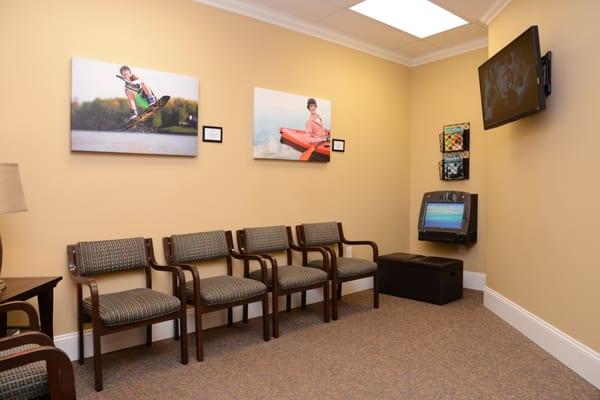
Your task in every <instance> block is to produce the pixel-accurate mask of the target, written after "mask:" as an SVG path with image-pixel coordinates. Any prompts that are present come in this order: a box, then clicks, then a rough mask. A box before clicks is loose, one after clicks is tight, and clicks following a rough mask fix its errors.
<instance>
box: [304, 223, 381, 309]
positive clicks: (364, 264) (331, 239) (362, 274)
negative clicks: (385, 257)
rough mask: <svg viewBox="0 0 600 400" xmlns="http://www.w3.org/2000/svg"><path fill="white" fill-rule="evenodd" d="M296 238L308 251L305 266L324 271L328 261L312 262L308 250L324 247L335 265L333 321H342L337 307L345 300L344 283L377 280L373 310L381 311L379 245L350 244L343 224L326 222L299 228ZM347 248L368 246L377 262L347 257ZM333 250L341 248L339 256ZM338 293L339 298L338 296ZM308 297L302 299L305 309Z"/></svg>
mask: <svg viewBox="0 0 600 400" xmlns="http://www.w3.org/2000/svg"><path fill="white" fill-rule="evenodd" d="M296 235H297V236H298V242H299V243H300V247H302V248H304V251H303V254H302V265H306V266H309V267H314V268H319V269H322V268H323V266H324V263H325V261H326V260H324V259H323V258H319V259H316V260H312V261H308V254H307V253H308V250H309V249H308V248H306V247H315V246H317V247H322V248H324V249H326V250H327V251H328V253H329V258H330V262H331V282H332V290H334V292H333V293H332V309H333V310H332V317H333V319H334V320H336V319H337V318H338V310H337V303H338V301H339V300H341V298H342V283H343V282H348V281H352V280H356V279H362V278H368V277H373V307H375V308H379V288H378V279H377V278H378V277H377V258H378V257H379V250H378V248H377V244H376V243H375V242H373V241H369V240H348V239H346V237H345V236H344V231H343V229H342V224H341V223H339V222H338V223H336V222H322V223H313V224H302V225H298V226H296ZM344 245H367V246H370V247H371V248H372V251H373V259H372V260H365V259H362V258H354V257H344ZM331 246H337V248H338V254H337V255H336V254H335V250H334V249H333V248H332V247H331ZM335 291H337V295H336V293H335ZM304 302H305V296H303V297H302V306H304V304H305V303H304Z"/></svg>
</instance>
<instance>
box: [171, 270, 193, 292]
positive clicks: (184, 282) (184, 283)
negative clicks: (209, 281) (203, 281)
mask: <svg viewBox="0 0 600 400" xmlns="http://www.w3.org/2000/svg"><path fill="white" fill-rule="evenodd" d="M170 265H173V266H176V267H179V268H181V269H182V270H183V271H189V272H190V273H191V274H192V281H193V284H194V290H197V291H199V290H200V274H199V273H198V269H197V268H196V267H194V266H193V265H188V264H170ZM182 285H183V286H184V287H185V285H186V281H185V273H184V274H183V283H182ZM194 293H195V292H194ZM198 293H199V292H198Z"/></svg>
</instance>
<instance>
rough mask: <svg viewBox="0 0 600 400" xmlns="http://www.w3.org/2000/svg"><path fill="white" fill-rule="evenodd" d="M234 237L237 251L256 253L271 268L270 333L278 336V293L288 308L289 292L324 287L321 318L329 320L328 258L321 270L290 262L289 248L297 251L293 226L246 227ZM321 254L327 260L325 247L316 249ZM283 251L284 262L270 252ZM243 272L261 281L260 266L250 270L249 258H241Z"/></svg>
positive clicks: (263, 273) (268, 284)
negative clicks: (284, 298) (271, 311)
mask: <svg viewBox="0 0 600 400" xmlns="http://www.w3.org/2000/svg"><path fill="white" fill-rule="evenodd" d="M237 241H238V247H239V249H240V253H242V254H247V255H258V256H260V257H263V258H265V259H267V260H268V261H269V262H270V264H271V268H269V269H268V270H267V271H266V274H267V286H268V287H269V290H270V291H271V292H272V294H273V299H272V303H273V337H275V338H277V337H279V296H282V295H286V296H287V300H288V302H287V309H288V310H289V309H290V296H291V294H292V293H295V292H300V291H306V290H309V289H316V288H323V319H324V321H325V322H329V280H328V273H327V271H328V268H329V265H328V262H327V261H325V263H324V270H318V269H315V268H307V267H302V266H299V265H294V264H293V263H292V250H296V251H300V248H299V247H298V246H297V245H295V244H294V242H293V239H292V228H290V227H289V226H288V227H287V228H286V227H285V226H270V227H261V228H245V229H242V230H238V231H237ZM316 251H320V252H321V253H322V257H323V258H324V259H325V260H327V254H326V252H325V250H323V249H319V250H316ZM277 252H279V253H280V252H285V254H286V262H285V264H284V265H279V263H278V262H277V259H276V258H275V257H274V256H273V253H277ZM244 276H245V277H248V278H251V279H255V280H258V281H264V276H265V271H264V270H263V269H260V270H254V271H250V269H249V261H248V260H244ZM247 318H248V309H247V308H246V307H245V308H244V320H246V319H247Z"/></svg>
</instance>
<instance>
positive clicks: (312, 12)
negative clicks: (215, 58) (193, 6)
mask: <svg viewBox="0 0 600 400" xmlns="http://www.w3.org/2000/svg"><path fill="white" fill-rule="evenodd" d="M194 1H196V2H198V3H203V4H208V5H210V6H214V7H218V8H221V9H225V10H227V11H231V12H235V13H238V14H242V15H246V16H249V17H252V18H256V19H259V20H261V21H265V22H269V23H272V24H275V25H279V26H283V27H285V28H288V29H292V30H295V31H299V32H302V33H306V34H309V35H312V36H316V37H319V38H322V39H325V40H328V41H331V42H334V43H338V44H341V45H344V46H347V47H351V48H354V49H357V50H361V51H364V52H366V53H369V54H373V55H375V56H378V57H382V58H385V59H387V60H391V61H394V62H397V63H400V64H404V65H409V66H415V65H420V64H425V63H427V62H431V61H434V60H439V59H442V58H446V57H450V56H453V55H456V54H460V53H464V52H466V51H470V50H475V49H479V48H482V47H486V46H487V24H489V22H490V21H491V20H492V19H493V18H494V17H495V16H496V15H498V13H499V12H500V11H501V10H502V9H503V8H504V7H505V6H506V5H507V4H508V3H509V2H510V0H430V1H432V2H433V3H436V4H437V5H439V6H441V7H443V8H445V9H447V10H449V11H451V12H453V13H454V14H456V15H458V16H459V17H461V18H463V19H465V20H466V21H468V22H469V23H468V24H467V25H463V26H461V27H458V28H455V29H451V30H449V31H446V32H442V33H438V34H436V35H432V36H429V37H426V38H423V39H419V38H418V37H416V36H412V35H410V34H408V33H405V32H403V31H400V30H397V29H394V28H392V27H390V26H388V25H385V24H383V23H381V22H377V21H375V20H373V19H370V18H368V17H365V16H363V15H360V14H358V13H356V12H354V11H351V10H350V9H349V7H350V6H352V5H354V4H357V3H359V2H360V1H361V0H194ZM394 1H401V0H394Z"/></svg>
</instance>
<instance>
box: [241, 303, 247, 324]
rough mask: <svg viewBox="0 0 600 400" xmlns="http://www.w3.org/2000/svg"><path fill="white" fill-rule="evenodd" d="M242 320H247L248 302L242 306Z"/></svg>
mask: <svg viewBox="0 0 600 400" xmlns="http://www.w3.org/2000/svg"><path fill="white" fill-rule="evenodd" d="M242 321H243V322H244V323H246V322H248V304H244V305H243V306H242Z"/></svg>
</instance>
